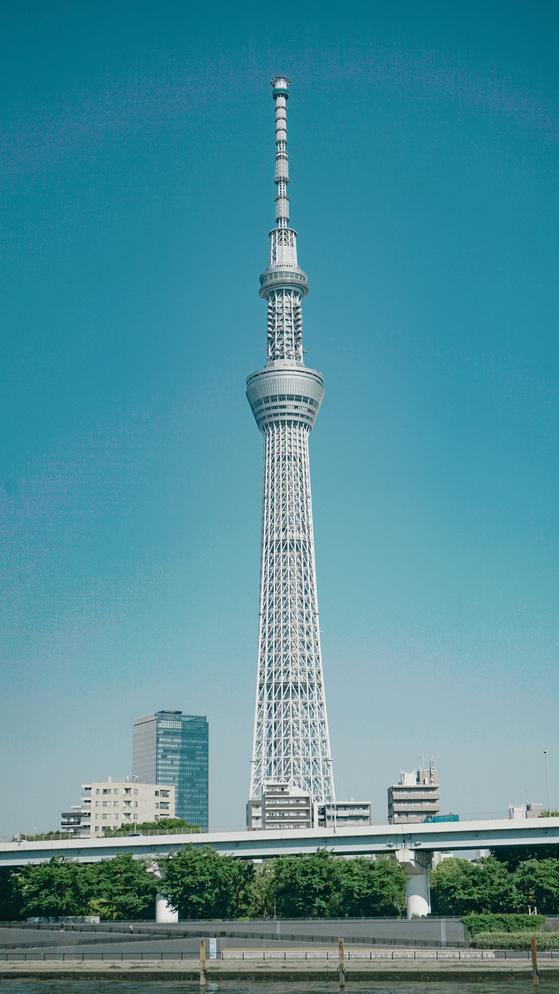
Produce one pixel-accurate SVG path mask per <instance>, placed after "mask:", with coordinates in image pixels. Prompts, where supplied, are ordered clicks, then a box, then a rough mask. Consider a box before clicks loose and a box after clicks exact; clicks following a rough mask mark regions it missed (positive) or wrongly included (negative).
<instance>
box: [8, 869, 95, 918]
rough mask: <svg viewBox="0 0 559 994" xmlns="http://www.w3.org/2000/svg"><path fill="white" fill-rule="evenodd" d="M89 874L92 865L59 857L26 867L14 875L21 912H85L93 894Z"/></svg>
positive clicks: (48, 914)
mask: <svg viewBox="0 0 559 994" xmlns="http://www.w3.org/2000/svg"><path fill="white" fill-rule="evenodd" d="M89 876H90V867H89V866H84V865H80V864H79V863H74V862H72V861H71V860H68V859H63V858H60V857H55V858H54V859H51V860H49V862H48V863H40V864H39V865H37V866H32V865H30V866H25V867H23V868H22V869H21V870H18V871H17V872H15V873H14V874H13V878H12V879H13V884H14V890H15V894H16V897H17V899H19V901H20V904H21V912H22V915H23V916H28V915H29V916H31V915H33V916H34V915H37V916H44V917H46V918H57V917H59V916H65V915H86V914H87V913H88V911H89V900H90V897H91V891H90V887H89Z"/></svg>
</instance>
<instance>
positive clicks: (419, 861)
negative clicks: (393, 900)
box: [396, 848, 432, 919]
mask: <svg viewBox="0 0 559 994" xmlns="http://www.w3.org/2000/svg"><path fill="white" fill-rule="evenodd" d="M431 858H432V854H431V853H429V852H417V850H415V849H407V848H403V849H398V850H397V851H396V859H397V860H398V862H399V863H402V865H403V866H405V868H406V872H407V874H408V879H407V881H406V914H407V917H408V919H409V918H413V917H417V918H425V916H426V915H430V914H431V892H430V890H429V867H430V866H431Z"/></svg>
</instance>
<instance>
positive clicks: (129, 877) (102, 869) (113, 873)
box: [88, 854, 157, 921]
mask: <svg viewBox="0 0 559 994" xmlns="http://www.w3.org/2000/svg"><path fill="white" fill-rule="evenodd" d="M89 885H90V889H91V892H90V900H89V904H88V911H89V913H90V914H94V915H95V914H97V915H101V918H105V919H109V920H111V921H122V920H130V919H134V920H138V919H145V918H151V919H153V917H154V909H155V894H156V891H157V881H156V880H155V878H154V877H153V875H152V874H150V873H149V872H148V865H147V863H146V862H145V860H141V859H133V857H132V856H131V855H128V854H123V855H122V856H115V858H114V859H104V860H102V861H101V862H100V863H95V864H93V865H92V866H91V867H90V874H89Z"/></svg>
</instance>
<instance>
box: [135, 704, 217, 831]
mask: <svg viewBox="0 0 559 994" xmlns="http://www.w3.org/2000/svg"><path fill="white" fill-rule="evenodd" d="M132 771H133V773H134V775H135V776H138V777H140V779H142V780H146V781H147V780H149V781H150V782H152V783H159V784H169V785H172V786H173V787H174V788H175V812H176V817H177V818H183V819H184V821H187V822H188V823H189V824H190V825H196V826H197V827H198V828H200V829H201V830H202V831H205V832H207V831H208V721H207V718H206V717H205V715H192V714H183V712H182V711H157V712H156V713H155V714H150V715H147V716H146V717H144V718H137V719H136V721H135V722H134V742H133V759H132Z"/></svg>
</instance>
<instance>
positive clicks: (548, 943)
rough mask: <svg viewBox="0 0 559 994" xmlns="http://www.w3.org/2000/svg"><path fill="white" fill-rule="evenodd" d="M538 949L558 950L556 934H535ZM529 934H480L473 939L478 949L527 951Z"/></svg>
mask: <svg viewBox="0 0 559 994" xmlns="http://www.w3.org/2000/svg"><path fill="white" fill-rule="evenodd" d="M532 934H535V935H536V939H537V940H538V949H559V933H558V932H537V933H532ZM531 938H532V935H531V934H530V932H480V933H479V935H476V937H475V939H474V945H475V946H476V947H477V948H478V949H529V948H530V940H531Z"/></svg>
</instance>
